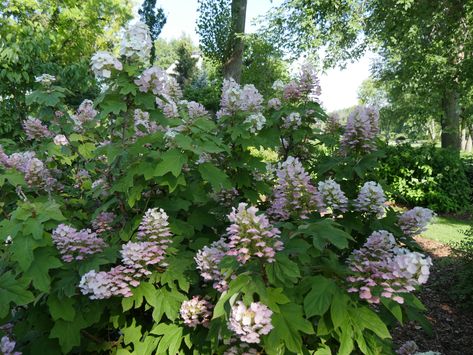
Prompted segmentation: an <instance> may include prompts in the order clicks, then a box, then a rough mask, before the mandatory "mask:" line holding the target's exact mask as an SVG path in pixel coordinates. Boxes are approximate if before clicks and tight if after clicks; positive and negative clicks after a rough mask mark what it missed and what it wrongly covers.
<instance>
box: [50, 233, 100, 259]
mask: <svg viewBox="0 0 473 355" xmlns="http://www.w3.org/2000/svg"><path fill="white" fill-rule="evenodd" d="M52 239H53V243H54V245H55V246H56V248H57V249H58V250H59V253H60V254H61V258H62V260H63V261H65V262H67V263H69V262H71V261H74V260H77V261H79V260H84V259H85V258H86V257H87V256H88V255H92V254H97V253H100V252H102V251H103V250H104V248H106V247H107V244H106V243H105V242H104V241H103V239H101V238H99V237H98V236H97V234H95V233H93V232H92V231H91V230H90V229H82V230H80V231H78V230H77V229H75V228H72V227H70V226H68V225H65V224H60V225H59V226H57V228H56V229H55V230H54V231H53V234H52Z"/></svg>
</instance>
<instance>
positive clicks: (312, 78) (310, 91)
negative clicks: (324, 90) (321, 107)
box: [299, 62, 321, 102]
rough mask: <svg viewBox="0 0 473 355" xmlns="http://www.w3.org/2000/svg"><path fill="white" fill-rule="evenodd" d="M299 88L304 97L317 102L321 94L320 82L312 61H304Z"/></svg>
mask: <svg viewBox="0 0 473 355" xmlns="http://www.w3.org/2000/svg"><path fill="white" fill-rule="evenodd" d="M299 90H300V92H301V93H302V95H303V96H304V97H307V99H308V100H310V101H315V102H317V100H318V97H319V96H320V94H321V88H320V82H319V78H318V76H317V71H316V69H315V67H314V66H313V65H312V64H310V63H308V62H307V63H304V64H303V65H302V67H301V73H300V76H299Z"/></svg>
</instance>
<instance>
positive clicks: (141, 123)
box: [133, 108, 158, 137]
mask: <svg viewBox="0 0 473 355" xmlns="http://www.w3.org/2000/svg"><path fill="white" fill-rule="evenodd" d="M133 123H134V126H135V134H136V136H137V137H143V136H145V135H147V134H150V133H154V132H156V131H157V130H158V125H157V124H156V122H153V121H151V120H150V119H149V113H148V112H145V111H141V110H140V109H138V108H137V109H136V110H135V111H134V113H133Z"/></svg>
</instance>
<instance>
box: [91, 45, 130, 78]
mask: <svg viewBox="0 0 473 355" xmlns="http://www.w3.org/2000/svg"><path fill="white" fill-rule="evenodd" d="M90 65H91V67H92V71H93V72H94V74H95V76H96V77H98V78H107V79H108V78H110V76H111V75H112V70H113V69H115V70H119V71H120V70H122V69H123V65H122V63H121V62H120V61H119V60H118V59H117V58H115V57H114V56H113V55H112V54H111V53H110V52H106V51H98V52H96V53H95V54H94V55H93V56H92V58H91V60H90Z"/></svg>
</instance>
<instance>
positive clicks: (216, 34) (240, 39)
mask: <svg viewBox="0 0 473 355" xmlns="http://www.w3.org/2000/svg"><path fill="white" fill-rule="evenodd" d="M246 5H247V0H216V1H213V0H199V8H198V11H199V14H200V15H199V17H198V19H197V33H198V34H199V36H200V47H201V50H202V52H203V53H204V54H205V55H206V56H208V57H209V58H211V59H213V60H216V61H217V62H218V63H219V64H220V65H221V66H222V70H223V75H224V77H225V78H229V77H232V78H233V79H235V80H236V81H237V82H239V81H240V78H241V72H242V66H243V51H244V33H245V20H246Z"/></svg>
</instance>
